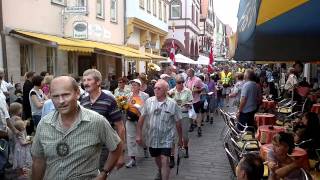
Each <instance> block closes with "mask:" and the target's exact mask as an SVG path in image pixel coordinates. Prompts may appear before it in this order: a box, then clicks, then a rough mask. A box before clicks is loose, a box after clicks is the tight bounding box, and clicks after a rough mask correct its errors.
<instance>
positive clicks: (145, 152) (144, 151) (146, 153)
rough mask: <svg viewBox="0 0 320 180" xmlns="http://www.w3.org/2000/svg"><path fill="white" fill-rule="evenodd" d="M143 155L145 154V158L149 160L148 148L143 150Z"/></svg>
mask: <svg viewBox="0 0 320 180" xmlns="http://www.w3.org/2000/svg"><path fill="white" fill-rule="evenodd" d="M143 154H144V158H148V157H149V153H148V149H147V148H143Z"/></svg>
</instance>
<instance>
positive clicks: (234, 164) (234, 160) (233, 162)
mask: <svg viewBox="0 0 320 180" xmlns="http://www.w3.org/2000/svg"><path fill="white" fill-rule="evenodd" d="M224 150H225V152H226V155H227V158H228V161H229V164H230V167H231V170H232V174H233V176H234V177H236V167H237V165H238V163H239V160H238V159H237V158H236V157H235V156H234V155H233V154H232V153H231V150H230V147H229V145H228V143H225V144H224Z"/></svg>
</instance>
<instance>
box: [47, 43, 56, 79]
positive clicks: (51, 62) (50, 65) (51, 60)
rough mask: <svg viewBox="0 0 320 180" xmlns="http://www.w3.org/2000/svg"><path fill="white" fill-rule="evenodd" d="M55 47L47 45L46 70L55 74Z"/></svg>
mask: <svg viewBox="0 0 320 180" xmlns="http://www.w3.org/2000/svg"><path fill="white" fill-rule="evenodd" d="M56 50H57V49H56V48H53V47H47V72H48V73H49V74H55V73H54V69H55V66H56V59H57V56H56V55H57V51H56Z"/></svg>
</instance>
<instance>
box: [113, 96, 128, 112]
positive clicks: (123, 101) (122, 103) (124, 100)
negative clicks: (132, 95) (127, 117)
mask: <svg viewBox="0 0 320 180" xmlns="http://www.w3.org/2000/svg"><path fill="white" fill-rule="evenodd" d="M116 102H117V106H118V108H119V109H122V110H127V109H128V107H129V105H128V97H127V96H117V97H116Z"/></svg>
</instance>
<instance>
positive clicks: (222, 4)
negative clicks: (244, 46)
mask: <svg viewBox="0 0 320 180" xmlns="http://www.w3.org/2000/svg"><path fill="white" fill-rule="evenodd" d="M239 2H240V0H213V6H214V12H215V13H216V15H217V16H218V18H219V19H220V20H221V21H222V22H223V23H224V24H228V25H230V27H231V28H232V31H234V32H235V31H236V30H237V21H238V18H237V13H238V7H239Z"/></svg>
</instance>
